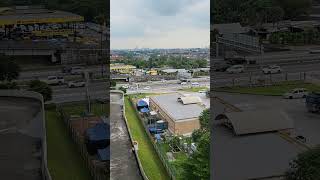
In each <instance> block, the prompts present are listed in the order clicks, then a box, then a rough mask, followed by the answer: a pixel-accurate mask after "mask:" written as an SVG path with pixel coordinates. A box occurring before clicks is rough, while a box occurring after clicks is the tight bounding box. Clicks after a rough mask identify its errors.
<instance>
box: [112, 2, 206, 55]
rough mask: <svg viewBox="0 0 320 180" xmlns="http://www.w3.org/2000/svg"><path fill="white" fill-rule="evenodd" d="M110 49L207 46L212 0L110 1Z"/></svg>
mask: <svg viewBox="0 0 320 180" xmlns="http://www.w3.org/2000/svg"><path fill="white" fill-rule="evenodd" d="M110 20H111V35H110V36H111V38H110V43H111V49H135V48H138V49H146V48H150V49H174V48H207V47H208V46H209V43H210V0H175V1H172V0H161V1H159V0H121V1H117V0H111V17H110Z"/></svg>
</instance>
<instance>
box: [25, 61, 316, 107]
mask: <svg viewBox="0 0 320 180" xmlns="http://www.w3.org/2000/svg"><path fill="white" fill-rule="evenodd" d="M281 68H282V69H283V72H282V73H280V74H272V75H271V76H270V75H263V73H262V71H261V67H260V66H256V65H255V66H247V67H246V70H245V72H244V73H240V74H228V73H226V72H213V73H212V74H211V83H212V84H211V87H218V86H225V85H230V84H232V83H234V82H236V83H238V84H239V83H241V82H242V83H244V84H245V83H248V81H249V79H250V76H251V80H253V81H254V80H257V79H258V78H261V77H264V78H265V79H269V78H270V77H271V78H272V80H273V81H280V80H284V79H285V78H287V79H288V80H298V79H300V78H304V73H306V75H307V76H314V77H317V76H318V77H320V63H314V64H292V65H285V66H281ZM87 70H88V71H91V72H94V73H95V74H96V75H97V76H98V75H99V73H101V66H90V67H88V68H87ZM286 74H287V75H286ZM50 75H62V76H65V79H66V81H68V80H71V79H77V78H82V77H80V76H79V75H78V76H73V75H66V74H64V73H62V72H61V69H57V70H47V71H45V70H42V71H26V72H22V73H21V76H20V80H23V81H24V80H31V79H36V78H37V79H46V78H47V77H48V76H50ZM192 82H198V83H199V86H201V87H210V78H209V77H202V78H194V79H192ZM138 84H139V85H138ZM119 85H120V84H119ZM120 86H121V85H120ZM129 86H130V88H129V89H128V91H127V92H128V93H142V92H172V91H176V90H178V89H182V88H188V87H191V83H188V84H187V85H181V83H180V81H179V80H168V81H165V82H161V81H157V82H155V81H152V82H144V83H135V82H132V83H130V84H129ZM147 86H149V87H150V88H145V87H147ZM137 87H138V88H137ZM107 88H108V82H106V81H103V80H100V81H92V82H90V83H89V85H88V90H89V91H88V92H89V96H90V98H92V99H97V98H107V97H108V96H109V95H108V91H107V90H108V89H107ZM52 89H53V99H52V101H51V102H55V103H62V102H69V101H81V100H85V99H86V88H68V87H67V85H61V86H52Z"/></svg>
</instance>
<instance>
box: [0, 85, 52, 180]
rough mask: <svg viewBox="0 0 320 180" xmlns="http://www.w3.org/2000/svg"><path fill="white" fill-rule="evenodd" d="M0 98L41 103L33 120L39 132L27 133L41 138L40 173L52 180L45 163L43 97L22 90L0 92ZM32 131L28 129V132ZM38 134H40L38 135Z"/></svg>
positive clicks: (44, 177) (45, 138) (45, 136)
mask: <svg viewBox="0 0 320 180" xmlns="http://www.w3.org/2000/svg"><path fill="white" fill-rule="evenodd" d="M0 97H18V98H31V99H35V100H38V101H39V102H40V103H41V110H40V111H39V113H38V114H36V115H35V118H36V119H37V120H38V121H35V122H39V121H42V122H40V124H39V127H40V129H41V130H40V131H38V132H35V133H31V134H30V133H29V134H30V135H31V136H34V137H35V136H41V137H42V138H41V139H42V154H43V155H42V166H41V171H42V175H43V179H44V180H52V178H51V175H50V172H49V169H48V162H47V135H46V123H45V110H44V101H43V96H42V95H41V94H39V93H36V92H31V91H22V90H0ZM29 131H32V129H28V132H29ZM39 133H40V134H39Z"/></svg>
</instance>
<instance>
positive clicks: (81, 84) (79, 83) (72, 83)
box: [68, 80, 86, 88]
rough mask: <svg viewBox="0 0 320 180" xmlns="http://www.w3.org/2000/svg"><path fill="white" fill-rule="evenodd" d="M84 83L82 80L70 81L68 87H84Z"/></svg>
mask: <svg viewBox="0 0 320 180" xmlns="http://www.w3.org/2000/svg"><path fill="white" fill-rule="evenodd" d="M85 85H86V83H85V82H84V81H81V80H79V81H70V82H69V83H68V87H69V88H75V87H84V86H85Z"/></svg>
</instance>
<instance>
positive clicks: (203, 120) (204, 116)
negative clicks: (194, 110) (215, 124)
mask: <svg viewBox="0 0 320 180" xmlns="http://www.w3.org/2000/svg"><path fill="white" fill-rule="evenodd" d="M199 121H200V127H201V129H205V130H210V126H209V122H210V109H205V110H204V111H202V113H201V115H200V117H199Z"/></svg>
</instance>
